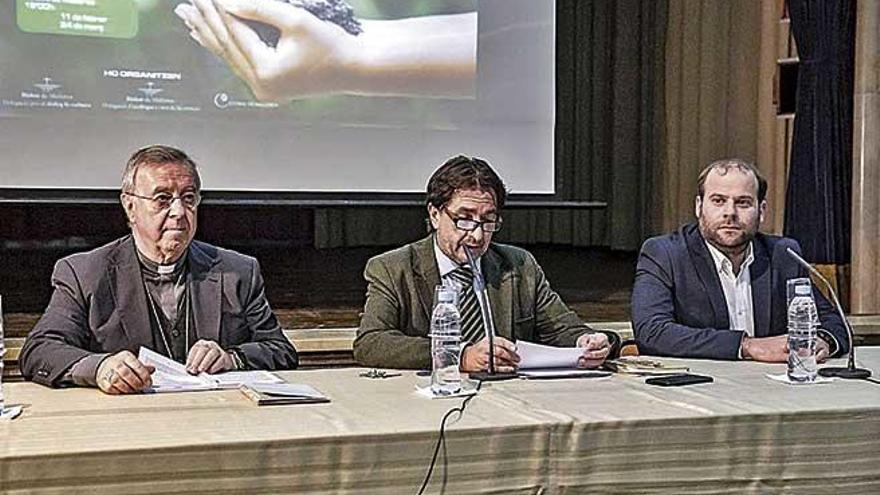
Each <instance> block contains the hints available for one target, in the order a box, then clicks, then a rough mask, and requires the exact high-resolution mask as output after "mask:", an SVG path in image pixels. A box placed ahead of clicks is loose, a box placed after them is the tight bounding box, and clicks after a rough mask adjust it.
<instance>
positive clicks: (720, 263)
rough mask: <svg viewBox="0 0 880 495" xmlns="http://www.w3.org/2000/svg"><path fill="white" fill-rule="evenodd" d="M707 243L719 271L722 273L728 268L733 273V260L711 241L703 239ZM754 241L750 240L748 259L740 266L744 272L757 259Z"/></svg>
mask: <svg viewBox="0 0 880 495" xmlns="http://www.w3.org/2000/svg"><path fill="white" fill-rule="evenodd" d="M703 242H705V243H706V247H707V248H709V254H711V255H712V261H714V262H715V270H717V271H718V273H722V272H724V271H725V269H726V270H729V271H730V273H731V274H732V273H733V262H732V261H730V258H728V257H727V255H725V254H724V253H722V252H721V250H720V249H718V248H716V247H715V246H713V245H712V244H711V243H710V242H709V241H705V240H704V241H703ZM752 244H753V243H752V242H749V247H748V248H746V259H745V261H743V264H742V266H741V267H739V272H740V273H743V272H744V271H746V269H747V268H748V267H749V265H751V264H752V262H753V261H755V252H754V251H755V250H754V249H753V245H752Z"/></svg>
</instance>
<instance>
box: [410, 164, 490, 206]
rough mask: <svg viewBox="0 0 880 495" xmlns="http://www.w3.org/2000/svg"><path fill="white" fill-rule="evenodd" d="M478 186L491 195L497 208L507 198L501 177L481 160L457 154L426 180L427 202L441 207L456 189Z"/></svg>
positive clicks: (475, 187)
mask: <svg viewBox="0 0 880 495" xmlns="http://www.w3.org/2000/svg"><path fill="white" fill-rule="evenodd" d="M464 189H478V190H480V191H485V192H488V193H491V194H492V195H493V196H494V197H495V207H496V208H497V209H498V210H501V208H502V207H504V201H505V200H506V199H507V189H506V188H505V187H504V181H502V180H501V177H499V176H498V174H496V173H495V171H494V170H492V167H491V166H490V165H489V164H488V163H486V161H485V160H482V159H480V158H476V157H469V156H464V155H458V156H455V157H452V158H450V159H449V160H446V163H444V164H443V165H441V166H440V168H438V169H437V170H435V171H434V174H433V175H431V179H430V180H428V198H427V203H428V204H429V205H432V206H434V207H435V208H442V207H443V206H445V205H446V204H448V203H449V201H450V200H452V196H453V195H454V194H455V192H456V191H459V190H464Z"/></svg>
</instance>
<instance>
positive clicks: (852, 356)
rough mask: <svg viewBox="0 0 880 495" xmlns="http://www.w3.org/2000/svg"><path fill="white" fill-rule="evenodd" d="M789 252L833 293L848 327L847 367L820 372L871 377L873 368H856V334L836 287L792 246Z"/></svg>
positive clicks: (844, 322)
mask: <svg viewBox="0 0 880 495" xmlns="http://www.w3.org/2000/svg"><path fill="white" fill-rule="evenodd" d="M785 250H786V251H787V252H788V254H789V256H791V257H792V258H794V260H795V261H797V262H798V264H799V265H801V266H803V267H804V268H806V269H807V270H808V271H809V272H810V273H811V274H813V275H815V276H816V278H818V279H819V280H821V281H822V283H823V284H824V285H825V287H826V288H827V289H828V292H829V293H830V294H831V300H832V301H833V302H834V307H835V308H836V309H837V312H838V313H839V314H840V318H841V319H842V320H843V326H844V327H846V337H847V339H848V340H849V358H848V362H847V365H846V367H840V366H826V367H825V368H822V369H820V370H819V374H820V375H822V376H825V377H837V378H844V379H847V380H851V379H854V380H864V379H865V378H869V377H870V376H871V370H868V369H865V368H856V346H855V343H854V342H853V340H854V335H853V329H852V326H850V324H849V320H847V319H846V315H845V314H843V306H841V304H840V301H839V300H838V299H837V294H836V293H835V292H834V288H833V287H831V284H830V283H828V280H826V279H825V277H823V276H822V274H821V273H819V270H816V269H815V268H813V265H811V264H809V263H807V261H806V260H805V259H803V258H801V257H800V255H798V254H797V253H796V252H794V250H793V249H792V248H790V247H787V248H785Z"/></svg>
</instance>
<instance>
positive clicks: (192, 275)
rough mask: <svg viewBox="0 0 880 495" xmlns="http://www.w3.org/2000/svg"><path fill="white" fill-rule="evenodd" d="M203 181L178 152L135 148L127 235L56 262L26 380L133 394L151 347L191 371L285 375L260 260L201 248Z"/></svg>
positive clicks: (285, 349)
mask: <svg viewBox="0 0 880 495" xmlns="http://www.w3.org/2000/svg"><path fill="white" fill-rule="evenodd" d="M200 189H201V180H200V178H199V173H198V169H197V168H196V165H195V163H194V162H193V161H192V160H191V159H190V158H189V157H188V156H187V155H186V154H185V153H184V152H182V151H180V150H177V149H174V148H170V147H166V146H150V147H147V148H143V149H141V150H138V151H137V152H135V154H134V155H132V157H131V159H130V160H129V162H128V164H127V166H126V170H125V173H124V176H123V187H122V195H121V200H122V204H123V208H124V209H125V213H126V216H127V218H128V222H129V225H130V227H131V235H128V236H125V237H123V238H121V239H118V240H116V241H113V242H111V243H109V244H107V245H105V246H103V247H100V248H98V249H95V250H93V251H90V252H87V253H79V254H74V255H72V256H69V257H67V258H64V259H61V260H59V261H58V263H57V264H56V265H55V270H54V272H53V274H52V284H53V286H54V288H55V290H54V292H53V294H52V299H51V300H50V302H49V306H48V307H47V308H46V311H45V313H44V314H43V317H42V318H41V319H40V321H39V322H38V323H37V325H36V326H35V327H34V329H33V330H32V331H31V332H30V334H29V335H28V337H27V340H26V342H25V344H24V347H23V348H22V353H21V368H22V372H23V374H24V376H25V377H26V378H28V379H30V380H33V381H35V382H37V383H42V384H44V385H49V386H53V387H57V386H70V385H80V386H98V387H100V388H101V390H103V391H105V392H107V393H114V394H116V393H133V392H138V391H142V390H144V389H146V388H149V387H150V385H151V384H152V381H151V377H150V375H151V373H152V371H153V369H152V367H151V366H147V365H145V364H144V363H142V362H140V361H139V360H138V359H137V357H136V354H137V353H138V350H139V348H140V347H142V346H143V347H148V348H151V349H153V350H155V351H156V352H159V353H160V354H164V355H166V356H169V357H171V358H173V359H175V360H178V361H180V362H185V363H186V366H187V370H188V371H190V372H191V373H194V374H195V373H200V372H209V373H217V372H222V371H229V370H234V369H287V368H294V367H296V365H297V354H296V350H295V349H294V348H293V346H292V345H291V344H290V342H289V341H288V340H287V339H286V338H285V336H284V334H283V333H282V332H281V328H280V326H279V324H278V320H277V319H276V317H275V315H274V314H273V312H272V310H271V308H270V307H269V303H268V302H267V301H266V296H265V293H264V287H263V279H262V276H261V275H260V268H259V264H258V263H257V261H256V260H255V259H254V258H251V257H249V256H244V255H242V254H238V253H236V252H234V251H229V250H225V249H221V248H218V247H215V246H212V245H210V244H206V243H202V242H198V241H193V236H194V234H195V230H196V218H197V215H196V213H197V207H198V204H199V200H200Z"/></svg>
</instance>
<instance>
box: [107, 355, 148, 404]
mask: <svg viewBox="0 0 880 495" xmlns="http://www.w3.org/2000/svg"><path fill="white" fill-rule="evenodd" d="M154 371H156V368H154V367H153V366H149V365H146V364H143V363H141V362H140V361H138V359H137V358H136V357H135V355H134V354H132V353H131V352H129V351H121V352H117V353H116V354H113V355H112V356H108V357H107V358H106V359H104V360H103V361H101V365H100V366H98V372H97V373H96V374H95V380H96V381H97V382H98V388H100V389H101V390H102V391H103V392H104V393H107V394H114V395H116V394H134V393H137V392H141V391H143V390H146V389H148V388H150V387H151V386H152V385H153V379H152V378H151V377H150V375H151V374H152V373H153V372H154Z"/></svg>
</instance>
